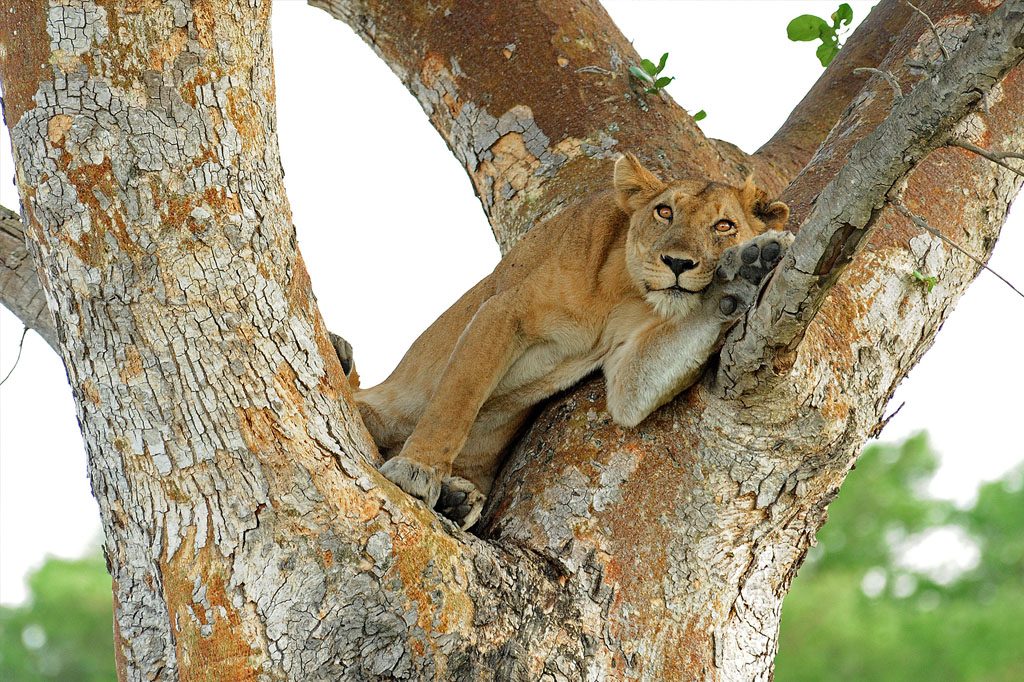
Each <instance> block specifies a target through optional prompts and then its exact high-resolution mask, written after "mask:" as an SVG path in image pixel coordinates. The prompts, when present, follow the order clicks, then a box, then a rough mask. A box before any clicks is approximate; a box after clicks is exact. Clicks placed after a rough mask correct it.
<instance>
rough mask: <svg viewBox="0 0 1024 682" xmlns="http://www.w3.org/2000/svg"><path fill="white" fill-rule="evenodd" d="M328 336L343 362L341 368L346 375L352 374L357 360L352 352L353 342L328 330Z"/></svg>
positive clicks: (340, 360)
mask: <svg viewBox="0 0 1024 682" xmlns="http://www.w3.org/2000/svg"><path fill="white" fill-rule="evenodd" d="M327 336H328V337H329V338H330V339H331V345H332V346H334V352H335V353H337V354H338V361H339V362H341V369H342V370H343V371H344V372H345V376H348V375H350V374H352V367H353V366H355V362H356V361H355V358H354V357H353V353H352V344H351V343H349V342H348V341H346V340H345V339H343V338H341V337H340V336H338V335H337V334H335V333H334V332H327Z"/></svg>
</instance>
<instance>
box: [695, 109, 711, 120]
mask: <svg viewBox="0 0 1024 682" xmlns="http://www.w3.org/2000/svg"><path fill="white" fill-rule="evenodd" d="M707 117H708V115H707V112H705V111H704V110H703V109H701V110H700V111H698V112H697V113H696V114H694V115H693V120H694V121H703V120H704V119H705V118H707Z"/></svg>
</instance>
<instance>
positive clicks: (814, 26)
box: [786, 14, 832, 41]
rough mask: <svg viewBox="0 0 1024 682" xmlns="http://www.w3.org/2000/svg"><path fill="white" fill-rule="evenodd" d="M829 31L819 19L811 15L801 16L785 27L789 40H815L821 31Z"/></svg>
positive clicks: (825, 24)
mask: <svg viewBox="0 0 1024 682" xmlns="http://www.w3.org/2000/svg"><path fill="white" fill-rule="evenodd" d="M831 30H832V29H831V28H830V27H829V25H828V24H827V23H826V22H825V20H824V19H822V18H821V17H817V16H814V15H813V14H801V15H800V16H798V17H797V18H796V19H794V20H793V21H791V22H789V25H788V26H786V35H787V36H788V37H789V39H790V40H796V41H807V40H816V39H817V38H818V37H820V36H821V34H822V31H831Z"/></svg>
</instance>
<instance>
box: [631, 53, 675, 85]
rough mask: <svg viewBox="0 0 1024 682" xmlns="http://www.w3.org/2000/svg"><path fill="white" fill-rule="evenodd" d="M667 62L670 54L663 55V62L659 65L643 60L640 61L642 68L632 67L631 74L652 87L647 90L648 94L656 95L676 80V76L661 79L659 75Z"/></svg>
mask: <svg viewBox="0 0 1024 682" xmlns="http://www.w3.org/2000/svg"><path fill="white" fill-rule="evenodd" d="M666 61H668V52H666V53H665V54H663V55H661V60H660V61H659V62H658V63H657V65H656V64H655V63H654V62H652V61H651V60H650V59H643V60H641V61H640V66H635V65H634V66H630V67H629V72H630V73H631V74H633V75H634V76H635V77H636V78H637V79H639V80H640V81H642V82H643V83H645V84H647V85H649V86H650V87H648V88H647V92H648V93H649V94H651V95H656V94H658V93H659V92H661V89H662V88H664V87H665V86H666V85H668V84H669V83H671V82H672V81H674V80H675V76H671V77H670V76H660V77H659V74H660V73H661V72H662V70H663V69H664V68H665V62H666Z"/></svg>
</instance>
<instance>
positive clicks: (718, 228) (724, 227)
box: [715, 220, 736, 232]
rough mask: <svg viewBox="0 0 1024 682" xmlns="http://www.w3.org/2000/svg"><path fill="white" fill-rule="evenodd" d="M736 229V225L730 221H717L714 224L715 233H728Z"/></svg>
mask: <svg viewBox="0 0 1024 682" xmlns="http://www.w3.org/2000/svg"><path fill="white" fill-rule="evenodd" d="M734 229H736V223H734V222H733V221H731V220H719V221H718V222H717V223H715V232H728V231H729V230H734Z"/></svg>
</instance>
